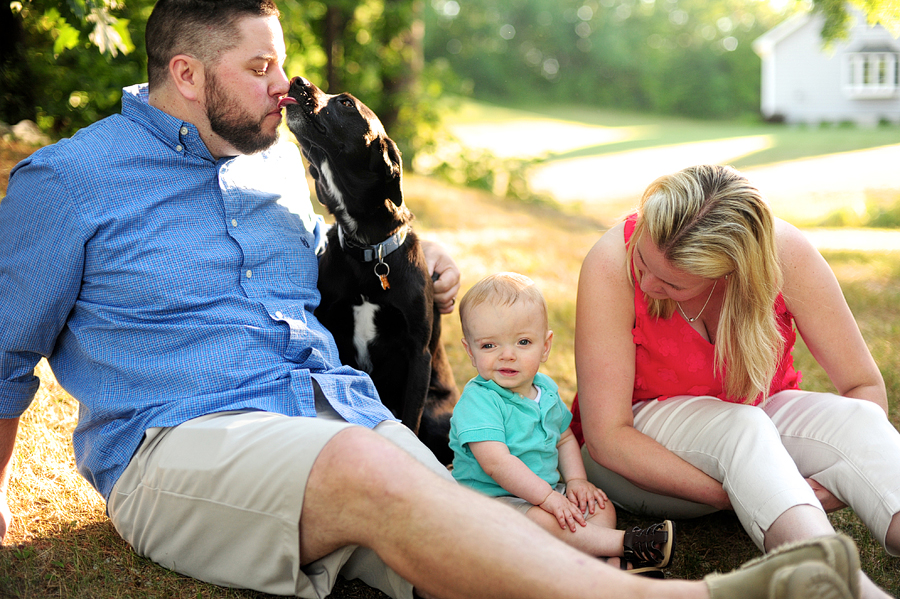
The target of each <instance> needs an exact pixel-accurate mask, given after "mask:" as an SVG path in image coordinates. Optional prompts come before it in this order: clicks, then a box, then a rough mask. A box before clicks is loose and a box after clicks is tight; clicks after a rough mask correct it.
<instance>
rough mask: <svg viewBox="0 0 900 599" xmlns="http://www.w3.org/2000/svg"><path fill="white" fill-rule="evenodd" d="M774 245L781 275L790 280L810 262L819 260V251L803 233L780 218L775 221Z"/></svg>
mask: <svg viewBox="0 0 900 599" xmlns="http://www.w3.org/2000/svg"><path fill="white" fill-rule="evenodd" d="M775 243H776V251H777V252H778V259H779V261H780V262H781V268H782V272H783V274H784V275H785V276H786V277H788V278H790V277H791V275H792V274H793V273H794V272H799V271H802V269H803V268H804V267H806V266H808V265H809V263H810V261H811V260H815V261H818V260H819V259H821V255H820V254H819V251H818V250H817V249H816V248H815V246H814V245H813V244H812V242H810V240H809V238H807V237H806V235H804V234H803V231H801V230H800V229H798V228H797V227H795V226H794V225H792V224H791V223H789V222H787V221H785V220H782V219H780V218H776V219H775Z"/></svg>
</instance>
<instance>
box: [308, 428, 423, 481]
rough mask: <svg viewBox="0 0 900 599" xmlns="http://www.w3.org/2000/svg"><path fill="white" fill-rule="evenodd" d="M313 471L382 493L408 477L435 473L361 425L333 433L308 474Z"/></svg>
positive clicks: (412, 477) (331, 478)
mask: <svg viewBox="0 0 900 599" xmlns="http://www.w3.org/2000/svg"><path fill="white" fill-rule="evenodd" d="M317 471H318V472H317ZM316 474H319V475H321V476H323V477H325V478H327V480H328V481H329V482H331V483H333V484H337V485H342V486H343V488H353V489H355V490H356V491H357V492H359V491H364V490H365V489H366V488H367V487H372V488H373V489H376V490H378V491H379V494H381V495H384V494H389V493H391V491H392V489H395V488H400V489H402V488H404V487H405V486H406V485H407V484H408V481H409V480H410V479H415V478H419V477H422V476H426V477H428V476H435V475H434V473H432V472H431V471H429V470H428V469H427V468H426V467H425V466H423V465H422V464H420V463H419V462H418V461H416V460H415V459H414V458H413V457H412V456H411V455H410V454H409V453H407V452H406V451H404V450H403V449H401V448H400V447H398V446H397V445H395V444H394V443H392V442H390V441H388V440H386V439H385V438H383V437H382V436H380V435H378V434H377V433H375V432H373V431H371V430H369V429H367V428H364V427H350V428H347V429H345V430H343V431H341V432H340V433H338V434H336V435H335V436H334V437H333V438H332V439H331V441H329V442H328V443H327V444H326V445H325V447H324V448H323V450H322V452H321V453H320V454H319V457H318V458H317V459H316V462H315V464H314V465H313V474H312V476H311V478H312V477H313V476H315V475H316ZM361 495H365V493H361Z"/></svg>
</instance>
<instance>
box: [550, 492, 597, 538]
mask: <svg viewBox="0 0 900 599" xmlns="http://www.w3.org/2000/svg"><path fill="white" fill-rule="evenodd" d="M539 507H540V508H541V509H542V510H544V511H545V512H547V513H548V514H553V515H554V516H556V521H557V522H559V527H560V528H563V529H565V528H568V529H569V530H571V531H572V532H575V523H578V524H580V525H581V526H586V525H587V522H586V521H585V519H584V515H583V514H582V513H581V510H579V509H578V506H577V505H575V504H574V503H572V502H571V501H569V498H568V497H566V496H565V495H563V494H562V493H559V492H557V491H550V495H548V496H547V498H546V499H545V500H544V501H543V503H541V505H540V506H539Z"/></svg>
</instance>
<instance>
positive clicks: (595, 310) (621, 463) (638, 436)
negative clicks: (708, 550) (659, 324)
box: [575, 225, 731, 509]
mask: <svg viewBox="0 0 900 599" xmlns="http://www.w3.org/2000/svg"><path fill="white" fill-rule="evenodd" d="M623 227H624V225H618V226H616V227H614V228H612V229H610V230H609V231H608V232H607V233H606V234H605V235H604V236H603V237H601V238H600V240H599V241H598V242H597V244H596V245H595V246H594V247H593V248H592V249H591V251H590V252H589V253H588V256H587V257H586V258H585V261H584V264H583V265H582V269H581V276H580V278H579V281H578V303H577V311H576V320H575V367H576V372H577V377H578V403H579V405H580V407H581V420H582V426H583V429H584V436H585V442H586V444H587V447H588V451H589V452H590V455H591V457H592V458H593V459H594V460H595V461H596V462H598V463H599V464H602V465H603V466H605V467H607V468H609V469H610V470H612V471H614V472H617V473H618V474H620V475H622V476H624V477H625V478H627V479H628V480H629V481H631V482H632V483H634V484H635V485H637V486H638V487H640V488H642V489H645V490H647V491H652V492H655V493H660V494H664V495H669V496H673V497H679V498H683V499H688V500H691V501H696V502H699V503H704V504H706V505H711V506H714V507H717V508H720V509H728V508H730V506H731V502H730V501H729V499H728V495H727V494H726V493H725V490H724V489H723V488H722V485H721V483H719V482H718V481H716V480H715V479H713V478H711V477H710V476H707V475H706V474H705V473H704V472H702V471H700V470H699V469H697V468H695V467H694V466H692V465H690V464H688V463H687V462H685V461H684V460H682V459H681V458H679V457H678V456H676V455H675V454H673V453H672V452H670V451H669V450H667V449H666V448H665V447H663V446H662V445H660V444H659V443H657V442H656V441H655V440H654V439H651V438H650V437H648V436H646V435H644V434H643V433H640V432H638V431H637V430H636V429H635V428H634V417H633V414H632V411H631V397H632V392H633V389H634V360H635V347H634V342H633V337H632V333H631V330H632V328H633V327H634V288H633V287H632V286H631V283H630V282H629V280H628V275H627V272H626V251H625V241H624V237H623Z"/></svg>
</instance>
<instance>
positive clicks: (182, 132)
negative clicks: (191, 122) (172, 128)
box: [181, 127, 188, 135]
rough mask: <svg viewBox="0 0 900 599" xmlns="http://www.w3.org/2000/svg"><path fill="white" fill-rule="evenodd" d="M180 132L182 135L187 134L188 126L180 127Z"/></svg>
mask: <svg viewBox="0 0 900 599" xmlns="http://www.w3.org/2000/svg"><path fill="white" fill-rule="evenodd" d="M181 134H182V135H187V134H188V128H187V127H182V128H181Z"/></svg>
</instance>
